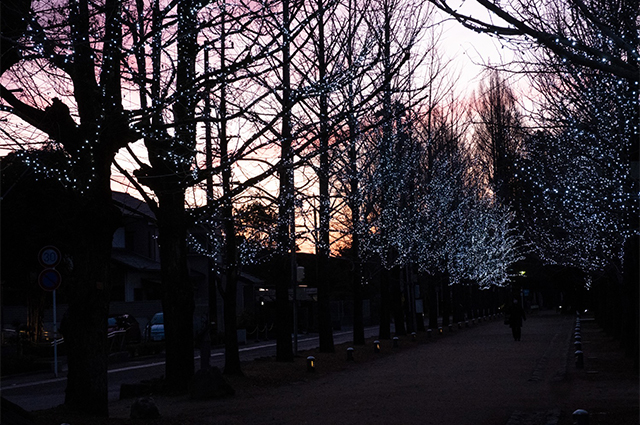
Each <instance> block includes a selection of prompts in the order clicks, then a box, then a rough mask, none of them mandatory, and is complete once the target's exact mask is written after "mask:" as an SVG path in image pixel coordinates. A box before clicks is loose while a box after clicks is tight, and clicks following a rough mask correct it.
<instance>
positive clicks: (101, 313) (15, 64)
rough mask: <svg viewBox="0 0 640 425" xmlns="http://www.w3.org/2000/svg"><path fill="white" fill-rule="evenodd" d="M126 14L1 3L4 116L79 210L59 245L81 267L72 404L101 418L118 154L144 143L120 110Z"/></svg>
mask: <svg viewBox="0 0 640 425" xmlns="http://www.w3.org/2000/svg"><path fill="white" fill-rule="evenodd" d="M121 8H122V3H121V2H120V1H119V0H106V1H105V2H101V3H100V4H94V3H90V2H85V1H76V0H72V1H69V2H66V3H64V4H59V3H55V4H54V3H48V2H44V1H43V2H30V1H23V2H8V3H7V2H3V4H2V27H1V30H2V39H3V43H2V44H3V46H2V49H3V55H2V69H1V72H2V85H1V86H0V96H1V98H2V107H1V109H2V111H3V113H4V114H5V115H9V116H10V117H15V118H17V119H18V121H16V125H17V126H18V127H19V130H18V131H16V132H14V134H13V137H15V138H14V139H13V140H14V141H15V142H16V145H15V149H17V150H19V151H20V152H19V154H20V156H21V157H23V158H24V160H25V161H26V163H28V164H30V165H31V166H32V167H34V169H36V170H37V171H38V172H41V173H46V174H47V175H49V176H55V177H56V178H58V179H59V180H60V181H61V182H63V184H64V185H65V186H66V187H67V188H68V190H69V191H70V192H71V193H73V197H72V199H73V203H74V206H75V210H76V211H77V213H78V215H77V221H76V222H75V224H76V227H75V229H74V235H75V237H74V240H73V241H72V242H71V243H69V244H68V245H67V244H65V245H64V246H61V247H59V248H60V249H61V251H62V252H63V255H65V256H68V258H69V259H71V261H72V262H73V268H72V270H70V273H69V275H67V276H65V283H64V284H65V286H67V289H68V294H69V309H68V312H67V318H66V321H65V323H64V324H63V328H62V331H63V332H64V336H65V342H66V344H67V346H68V353H69V354H68V364H69V372H68V377H67V389H66V395H65V405H66V406H67V407H68V408H69V409H72V410H74V411H81V412H87V413H91V414H95V415H107V414H108V398H107V395H108V394H107V334H106V329H107V323H106V320H107V313H108V305H109V261H110V253H111V240H112V236H113V232H114V231H115V229H116V228H117V223H118V214H117V212H116V210H115V208H114V207H113V204H112V200H111V188H110V184H111V181H110V177H111V169H110V167H111V162H112V160H113V158H114V156H115V154H116V152H117V151H118V150H119V149H120V148H122V147H125V146H127V145H128V144H129V143H130V142H133V141H135V140H136V139H137V138H138V135H137V134H136V133H135V132H134V131H132V130H131V128H130V125H129V117H128V115H127V113H126V112H125V111H124V108H123V105H122V96H121V71H120V62H121V59H122V54H121V50H122V26H121V22H120V16H121ZM5 40H6V42H5ZM5 53H6V54H5ZM98 78H99V80H98ZM45 87H49V88H51V90H49V91H47V90H46V89H45ZM49 93H52V95H53V96H56V95H57V97H50V96H51V95H50V94H49ZM11 119H13V118H11ZM34 130H35V131H37V132H38V133H39V134H40V135H41V137H40V141H41V142H43V143H45V144H47V145H48V146H50V147H51V149H54V150H57V151H59V152H60V153H61V155H62V156H63V157H64V158H65V162H61V163H59V164H56V165H55V166H54V167H46V166H45V164H39V161H38V159H37V156H34V155H32V152H31V151H30V150H27V149H23V147H24V146H29V145H31V143H32V142H31V141H26V143H22V142H20V139H22V138H23V137H25V135H27V134H28V135H32V134H33V133H34ZM29 137H30V136H29Z"/></svg>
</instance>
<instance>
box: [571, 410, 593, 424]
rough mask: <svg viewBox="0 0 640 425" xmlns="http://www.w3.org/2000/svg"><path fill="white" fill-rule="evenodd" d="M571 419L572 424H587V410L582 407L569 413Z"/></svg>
mask: <svg viewBox="0 0 640 425" xmlns="http://www.w3.org/2000/svg"><path fill="white" fill-rule="evenodd" d="M571 418H572V419H573V425H589V412H587V411H586V410H583V409H578V410H576V411H575V412H573V415H571Z"/></svg>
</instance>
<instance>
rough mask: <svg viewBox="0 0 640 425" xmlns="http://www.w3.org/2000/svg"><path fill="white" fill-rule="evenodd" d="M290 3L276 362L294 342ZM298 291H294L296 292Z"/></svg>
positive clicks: (285, 16)
mask: <svg viewBox="0 0 640 425" xmlns="http://www.w3.org/2000/svg"><path fill="white" fill-rule="evenodd" d="M289 20H290V16H289V0H284V1H283V3H282V28H283V31H282V101H281V102H282V105H281V106H282V134H281V147H280V165H279V167H278V178H279V185H280V186H279V189H280V193H279V195H278V229H277V243H278V248H277V250H278V253H277V254H276V258H275V259H276V270H277V272H276V273H277V275H276V276H278V280H277V281H276V310H277V312H276V324H275V325H276V337H277V346H276V360H277V361H281V362H292V361H293V344H292V341H291V333H292V331H293V326H292V317H293V315H292V313H291V305H290V303H289V288H292V283H293V282H294V279H295V276H294V275H293V260H294V258H295V204H294V197H295V187H294V179H293V178H294V176H293V149H292V140H291V139H292V137H291V131H292V129H291V107H292V104H291V103H292V100H291V53H290V48H291V39H290V37H291V33H290V21H289ZM292 289H294V288H292Z"/></svg>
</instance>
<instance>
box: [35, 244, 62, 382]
mask: <svg viewBox="0 0 640 425" xmlns="http://www.w3.org/2000/svg"><path fill="white" fill-rule="evenodd" d="M61 258H62V255H61V254H60V250H59V249H58V248H56V247H55V246H51V245H48V246H45V247H44V248H42V249H41V250H40V253H39V254H38V260H39V261H40V264H41V265H42V266H43V267H45V269H44V270H42V271H41V272H40V275H38V284H39V285H40V287H41V288H42V289H44V290H45V291H51V292H53V374H54V376H55V377H56V378H57V377H58V323H57V319H58V316H57V311H56V307H57V306H56V304H57V302H56V289H58V287H59V286H60V283H61V282H62V276H61V275H60V272H59V271H58V270H56V269H55V268H54V267H55V266H57V265H58V264H60V260H61Z"/></svg>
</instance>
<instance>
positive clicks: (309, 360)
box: [307, 356, 316, 372]
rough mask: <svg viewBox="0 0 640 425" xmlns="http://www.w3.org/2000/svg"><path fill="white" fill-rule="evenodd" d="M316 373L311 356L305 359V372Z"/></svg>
mask: <svg viewBox="0 0 640 425" xmlns="http://www.w3.org/2000/svg"><path fill="white" fill-rule="evenodd" d="M315 371H316V358H315V357H313V356H309V357H307V372H315Z"/></svg>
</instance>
